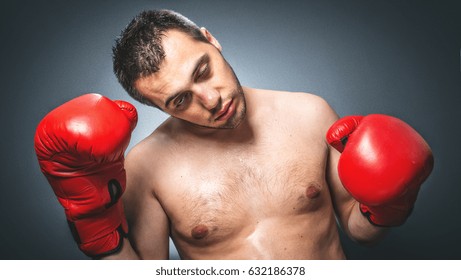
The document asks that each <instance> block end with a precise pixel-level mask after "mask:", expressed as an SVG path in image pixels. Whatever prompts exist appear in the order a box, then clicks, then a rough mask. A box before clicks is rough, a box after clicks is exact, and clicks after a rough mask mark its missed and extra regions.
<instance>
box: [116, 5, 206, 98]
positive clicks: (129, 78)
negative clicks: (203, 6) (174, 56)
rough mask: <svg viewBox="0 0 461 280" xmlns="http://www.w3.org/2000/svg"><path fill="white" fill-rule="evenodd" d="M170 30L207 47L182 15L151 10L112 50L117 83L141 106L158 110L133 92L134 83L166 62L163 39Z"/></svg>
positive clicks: (135, 21)
mask: <svg viewBox="0 0 461 280" xmlns="http://www.w3.org/2000/svg"><path fill="white" fill-rule="evenodd" d="M171 29H175V30H178V31H182V32H184V33H186V34H189V35H190V36H191V37H192V38H194V39H197V40H199V41H203V42H207V43H208V40H207V39H206V37H205V36H204V35H203V34H202V32H201V31H200V28H199V27H198V26H197V25H196V24H195V23H193V22H192V21H191V20H189V19H188V18H186V17H184V16H183V15H181V14H179V13H176V12H174V11H170V10H150V11H143V12H141V13H140V14H138V15H137V16H135V17H134V18H133V20H132V21H131V22H130V23H129V24H128V25H127V26H126V27H125V29H123V30H122V32H121V34H120V36H119V37H118V38H117V39H116V40H115V45H114V47H113V48H112V52H113V53H112V54H113V56H112V58H113V67H114V73H115V75H116V76H117V79H118V81H119V82H120V84H121V85H122V87H123V88H124V89H125V90H126V91H127V92H128V94H129V95H130V96H131V97H133V98H134V99H135V100H137V101H139V102H141V103H143V104H146V105H150V106H154V107H157V106H156V104H153V103H152V102H151V101H149V100H147V99H146V98H145V97H144V96H142V95H141V94H140V93H139V92H138V91H137V90H136V89H135V88H134V82H135V81H136V80H137V79H139V78H142V77H146V76H148V75H150V74H153V73H155V72H157V71H158V70H159V66H160V64H161V63H162V61H163V60H164V58H165V51H164V50H163V47H162V38H163V36H164V35H165V32H166V31H168V30H171Z"/></svg>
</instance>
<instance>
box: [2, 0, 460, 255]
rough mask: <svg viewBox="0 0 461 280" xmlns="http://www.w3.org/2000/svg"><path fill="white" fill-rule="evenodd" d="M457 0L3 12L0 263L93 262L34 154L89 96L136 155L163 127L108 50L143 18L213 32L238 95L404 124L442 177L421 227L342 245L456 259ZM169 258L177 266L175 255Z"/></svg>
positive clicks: (74, 4)
mask: <svg viewBox="0 0 461 280" xmlns="http://www.w3.org/2000/svg"><path fill="white" fill-rule="evenodd" d="M457 2H459V1H430V2H428V1H366V0H363V1H358V0H355V1H339V0H338V1H287V0H284V1H281V0H280V1H267V0H261V1H245V0H243V1H224V0H223V1H216V0H214V1H213V0H210V1H191V0H184V1H13V0H10V1H2V4H0V5H1V6H0V7H1V9H0V10H1V12H0V13H1V16H0V21H1V34H0V35H1V36H0V40H1V41H0V48H1V51H0V55H1V63H0V69H1V76H0V77H1V79H2V80H1V85H2V87H1V91H2V102H3V106H2V121H3V129H4V132H3V133H2V137H1V141H2V142H1V145H0V147H1V149H2V168H1V179H2V185H1V195H0V207H1V208H0V213H1V214H0V215H1V219H0V222H1V223H0V225H1V226H0V228H1V229H0V258H1V259H81V258H83V259H85V258H86V257H85V256H84V255H83V254H82V253H80V252H79V251H78V250H77V247H76V245H75V244H74V242H73V240H72V238H71V235H70V232H69V230H68V228H67V224H66V222H65V217H64V213H63V211H62V208H61V206H60V205H59V204H58V202H57V200H56V199H55V196H54V194H53V193H52V191H51V188H50V187H49V186H48V184H47V182H46V180H45V178H44V176H43V175H42V174H41V173H40V171H39V167H38V164H37V161H36V158H35V154H34V150H33V135H34V131H35V128H36V126H37V124H38V122H39V120H40V119H41V118H42V117H43V116H44V115H45V114H46V113H47V112H48V111H50V110H51V109H53V108H55V107H56V106H58V105H60V104H62V103H63V102H65V101H67V100H69V99H71V98H73V97H76V96H79V95H81V94H83V93H86V92H99V93H102V94H105V95H107V96H108V97H110V98H114V99H115V98H118V99H125V100H128V101H131V102H133V103H134V104H135V105H136V106H137V108H138V110H139V114H140V120H139V125H138V127H137V129H136V131H135V132H134V135H133V138H132V144H131V145H130V148H131V147H132V145H133V144H135V143H137V142H139V141H140V140H141V139H143V138H144V137H145V136H147V135H148V134H149V133H150V132H151V131H152V130H153V129H154V128H155V127H156V126H158V125H159V124H160V123H161V122H162V121H163V120H164V119H165V115H164V114H163V113H161V112H159V111H157V110H155V109H152V108H148V107H145V106H143V105H141V104H139V103H137V102H134V101H133V100H132V99H131V98H130V97H129V96H128V95H127V94H126V93H125V92H124V91H123V89H122V88H121V86H120V85H119V84H118V83H117V81H116V79H115V77H114V75H113V73H112V61H111V47H112V45H113V42H114V38H115V37H116V36H117V35H118V34H119V33H120V30H121V29H122V28H123V27H124V26H125V25H126V24H127V23H128V22H129V20H131V18H132V17H133V16H134V15H136V14H137V13H138V12H140V11H141V10H143V9H152V8H168V9H173V10H176V11H178V12H181V13H183V14H184V15H186V16H188V17H189V18H190V19H192V20H193V21H195V22H196V23H197V24H198V25H200V26H206V27H207V28H208V29H209V30H210V31H211V32H212V33H213V34H214V35H215V36H216V37H217V38H218V40H219V41H220V43H221V44H222V46H223V47H224V56H225V57H226V58H227V59H228V61H229V62H230V63H231V65H233V67H234V70H235V72H236V73H237V75H238V76H239V78H240V80H241V82H242V84H244V85H247V86H252V87H258V88H267V89H279V90H290V91H304V92H311V93H315V94H317V95H320V96H322V97H323V98H325V99H326V100H327V101H328V102H329V103H330V104H331V105H332V106H333V108H335V109H336V111H337V112H338V113H339V114H340V115H349V114H369V113H384V114H390V115H394V116H397V117H399V118H402V119H404V120H405V121H407V122H408V123H410V124H411V125H412V126H413V127H415V128H416V129H417V130H418V131H419V132H420V133H421V134H422V135H423V136H424V137H425V138H426V139H427V141H428V142H429V144H430V145H431V146H432V148H433V151H434V154H435V159H436V162H435V169H434V171H433V174H432V175H431V177H430V178H429V180H428V181H427V182H426V183H425V184H424V186H423V188H422V190H421V192H420V196H419V199H418V201H417V204H416V208H415V211H414V214H413V215H412V216H411V218H410V219H409V221H408V222H407V223H406V224H405V225H404V226H402V227H400V228H396V229H393V230H392V231H391V233H390V234H389V236H388V237H387V238H386V239H385V240H384V241H383V242H382V243H380V244H379V245H378V246H376V247H373V248H365V247H361V246H359V245H356V244H354V243H353V242H351V241H350V240H347V239H345V238H343V239H344V240H343V241H344V248H345V251H346V254H347V255H348V257H349V258H351V259H461V253H460V251H461V242H460V238H459V236H460V235H461V223H460V216H461V203H460V201H461V196H460V194H461V188H460V187H461V186H460V184H459V182H460V177H461V176H460V174H461V172H460V171H459V170H460V167H461V161H460V155H461V154H460V148H459V147H460V145H459V143H457V142H458V141H459V139H460V132H459V129H460V128H461V126H460V124H459V121H460V120H461V113H460V112H459V109H458V108H459V106H460V97H459V95H460V93H461V73H460V47H461V24H460V23H461V20H460V18H461V17H460V14H461V8H460V5H459V4H457ZM172 257H173V258H175V257H176V256H175V253H174V251H173V252H172Z"/></svg>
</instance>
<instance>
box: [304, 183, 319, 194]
mask: <svg viewBox="0 0 461 280" xmlns="http://www.w3.org/2000/svg"><path fill="white" fill-rule="evenodd" d="M319 195H320V186H319V185H318V184H317V183H314V182H312V183H309V187H307V189H306V196H307V197H308V198H316V197H318V196H319Z"/></svg>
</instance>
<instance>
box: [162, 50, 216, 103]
mask: <svg viewBox="0 0 461 280" xmlns="http://www.w3.org/2000/svg"><path fill="white" fill-rule="evenodd" d="M208 60H210V56H209V55H208V54H204V55H202V56H201V57H200V58H199V59H198V60H197V62H196V63H195V67H194V71H192V75H191V78H192V79H194V77H195V76H196V75H197V72H198V70H199V69H200V66H201V65H202V64H203V63H205V62H206V61H208ZM182 93H183V91H182V90H180V91H178V92H176V93H173V94H171V95H170V96H169V97H168V98H167V99H166V101H165V108H168V106H169V105H170V103H171V101H173V100H174V99H175V98H176V97H178V96H179V95H181V94H182Z"/></svg>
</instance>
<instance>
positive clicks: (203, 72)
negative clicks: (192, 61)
mask: <svg viewBox="0 0 461 280" xmlns="http://www.w3.org/2000/svg"><path fill="white" fill-rule="evenodd" d="M208 70H209V67H208V63H206V64H203V65H202V67H200V71H199V72H198V74H197V80H198V79H200V78H203V77H206V75H207V74H208Z"/></svg>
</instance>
